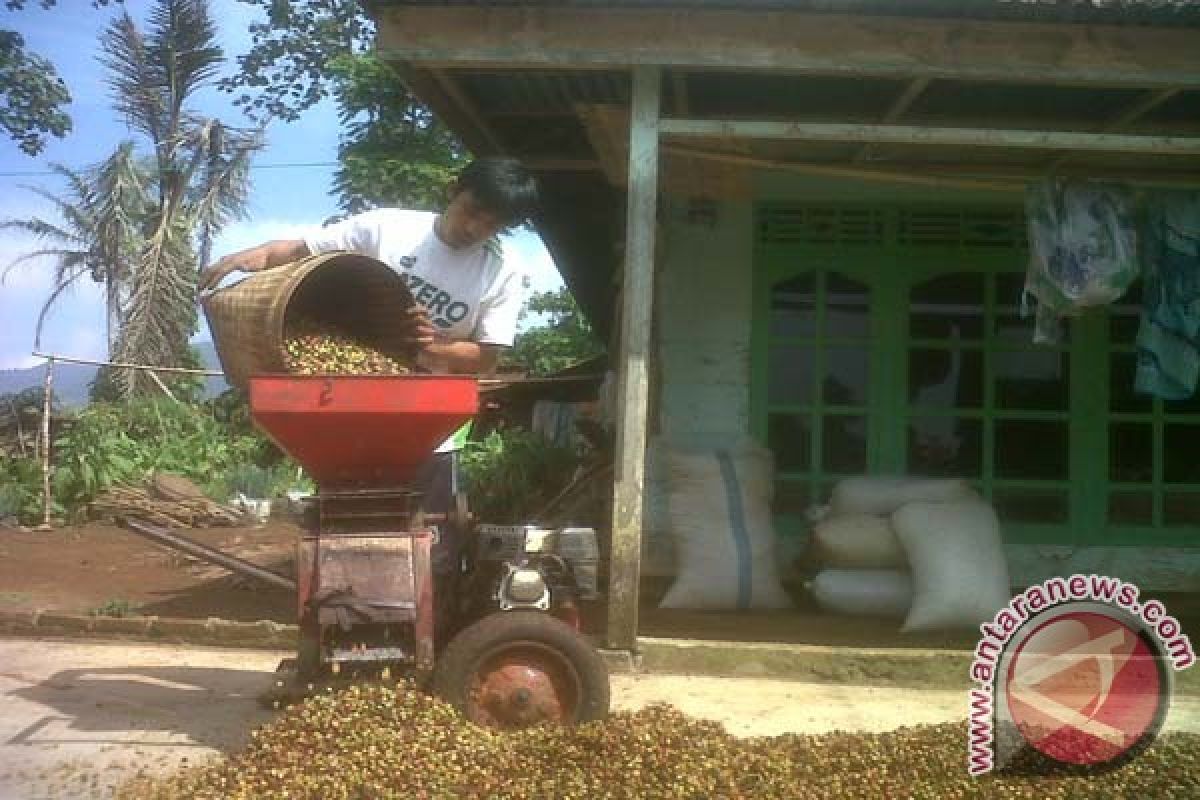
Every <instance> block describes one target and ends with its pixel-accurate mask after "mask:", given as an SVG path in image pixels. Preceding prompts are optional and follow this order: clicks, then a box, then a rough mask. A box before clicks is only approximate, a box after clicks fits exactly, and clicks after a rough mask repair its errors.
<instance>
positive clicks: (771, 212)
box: [758, 206, 1026, 250]
mask: <svg viewBox="0 0 1200 800" xmlns="http://www.w3.org/2000/svg"><path fill="white" fill-rule="evenodd" d="M889 223H891V224H889ZM758 241H759V243H760V244H795V245H827V246H828V245H858V246H876V247H881V246H885V245H888V246H899V247H917V248H920V247H970V248H991V249H996V250H1002V249H1008V250H1011V249H1014V248H1016V249H1024V248H1025V247H1026V239H1025V218H1024V215H1023V214H1022V213H1021V211H1020V210H1016V209H970V208H968V209H953V208H925V209H922V208H900V209H890V208H862V207H837V206H767V207H762V208H760V209H759V216H758Z"/></svg>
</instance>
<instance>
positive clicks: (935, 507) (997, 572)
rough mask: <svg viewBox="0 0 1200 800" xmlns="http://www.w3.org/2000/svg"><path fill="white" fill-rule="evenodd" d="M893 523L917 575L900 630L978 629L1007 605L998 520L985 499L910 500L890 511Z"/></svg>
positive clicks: (1004, 565) (1004, 568)
mask: <svg viewBox="0 0 1200 800" xmlns="http://www.w3.org/2000/svg"><path fill="white" fill-rule="evenodd" d="M892 528H893V529H895V531H896V536H897V537H899V539H900V543H901V544H902V545H903V546H904V550H905V552H906V553H907V555H908V563H909V564H910V566H911V567H912V575H913V590H914V596H913V603H912V608H911V609H910V610H909V612H908V617H907V619H905V621H904V626H903V627H902V628H901V630H902V631H905V632H910V631H930V630H942V629H946V628H974V627H976V626H978V625H979V624H980V623H982V622H986V621H987V620H990V619H991V618H992V617H994V616H995V615H996V612H998V611H999V610H1000V609H1001V608H1003V607H1004V606H1006V605H1007V604H1008V601H1009V599H1010V598H1011V594H1010V591H1009V581H1008V564H1007V562H1006V561H1005V558H1004V547H1003V545H1002V543H1001V541H1000V524H999V522H998V521H997V519H996V512H994V511H993V510H992V507H991V506H989V505H988V504H987V503H984V502H983V501H980V500H972V501H966V502H955V503H910V504H909V505H906V506H905V507H904V508H902V509H900V510H899V511H897V512H896V513H895V514H893V515H892Z"/></svg>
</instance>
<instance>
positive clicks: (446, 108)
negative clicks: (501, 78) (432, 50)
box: [394, 64, 498, 156]
mask: <svg viewBox="0 0 1200 800" xmlns="http://www.w3.org/2000/svg"><path fill="white" fill-rule="evenodd" d="M394 66H395V67H396V69H397V70H398V71H399V73H400V76H401V78H402V79H403V81H404V85H405V86H407V87H408V90H409V91H410V92H412V93H413V94H414V95H416V96H417V97H419V98H420V99H421V102H422V103H424V104H425V105H426V106H428V107H429V110H430V111H432V112H433V113H434V114H436V115H437V117H438V119H440V120H441V121H442V122H443V123H445V124H446V125H447V126H448V127H449V128H450V129H451V130H453V131H454V134H455V135H456V136H458V137H459V139H461V140H462V142H463V144H465V145H466V146H467V148H468V149H470V150H471V152H472V153H474V154H475V155H477V156H491V155H497V154H498V151H497V150H495V149H494V146H493V144H492V142H491V140H490V139H489V138H488V136H487V135H486V134H485V133H484V131H483V130H482V129H480V128H479V126H478V125H477V124H476V123H475V122H474V121H472V120H471V118H470V117H469V116H467V113H466V112H465V111H464V110H463V109H461V108H459V106H458V104H457V103H455V101H454V99H453V98H451V97H450V96H449V95H447V94H446V91H445V89H444V88H443V87H442V85H441V84H440V83H438V81H436V80H434V77H433V74H432V73H431V72H430V70H428V69H417V68H415V67H412V66H410V65H406V64H399V65H394Z"/></svg>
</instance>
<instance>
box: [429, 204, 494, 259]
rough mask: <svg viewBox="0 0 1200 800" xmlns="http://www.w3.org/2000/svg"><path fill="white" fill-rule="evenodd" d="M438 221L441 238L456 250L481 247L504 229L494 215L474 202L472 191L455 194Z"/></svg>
mask: <svg viewBox="0 0 1200 800" xmlns="http://www.w3.org/2000/svg"><path fill="white" fill-rule="evenodd" d="M438 222H439V224H438V232H437V233H438V237H439V238H441V240H442V241H443V242H445V243H446V244H447V245H448V246H449V247H453V248H454V249H456V250H461V249H463V248H466V247H474V246H475V245H477V244H482V243H483V242H485V241H487V240H488V239H490V238H491V237H492V236H495V235H496V234H497V233H499V232H500V231H501V230H502V229H503V228H504V227H505V226H504V224H503V221H502V220H501V219H500V218H499V217H498V216H496V214H495V213H494V212H492V211H490V210H488V209H487V208H485V207H483V206H481V205H480V204H479V203H478V202H477V201H476V200H475V195H473V194H472V193H471V190H470V189H462V190H459V191H457V192H455V193H454V195H453V196H452V197H451V198H450V204H449V205H448V206H446V210H445V211H443V212H442V216H441V218H440V220H439V221H438Z"/></svg>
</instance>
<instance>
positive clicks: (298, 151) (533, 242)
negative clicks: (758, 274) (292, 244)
mask: <svg viewBox="0 0 1200 800" xmlns="http://www.w3.org/2000/svg"><path fill="white" fill-rule="evenodd" d="M85 3H86V0H61V2H60V3H59V6H58V7H56V8H54V9H51V10H49V11H45V10H42V9H41V8H39V7H37V4H36V3H32V4H30V5H31V6H32V7H30V8H27V9H26V10H24V11H20V12H10V11H3V10H0V18H2V22H0V27H3V28H8V29H11V30H16V31H18V32H19V33H20V34H21V35H22V36H24V37H25V42H26V46H27V48H28V49H30V50H32V51H34V52H36V53H39V54H41V55H42V56H44V57H46V58H48V59H49V60H50V61H52V62H53V63H54V65H55V66H56V68H57V69H58V72H59V74H60V75H61V76H62V77H63V79H64V80H65V81H66V83H67V86H68V88H69V89H70V91H71V95H72V98H73V102H72V104H71V108H70V114H71V118H72V121H73V123H74V128H73V130H72V131H71V132H70V133H69V134H68V135H67V136H66V137H65V138H63V139H50V141H49V144H48V146H47V147H46V149H45V150H44V151H43V152H42V153H41V154H40V155H39V156H37V157H36V158H31V157H29V156H27V155H25V154H24V153H22V152H21V151H20V150H18V149H17V147H16V145H15V144H14V143H13V142H12V141H11V140H9V139H8V138H7V137H2V136H0V219H11V218H26V217H30V216H43V217H53V216H54V213H53V209H52V207H51V206H50V204H49V203H48V202H47V201H45V200H43V199H42V198H40V197H38V196H36V195H35V194H33V193H32V192H29V191H27V190H25V189H22V188H21V187H22V186H39V187H42V188H45V189H47V190H49V191H51V192H57V191H58V190H59V189H60V185H59V184H58V182H57V181H56V180H55V179H54V178H53V177H51V176H47V175H42V174H39V173H44V172H45V171H46V170H47V169H48V165H49V164H51V163H60V164H65V165H67V166H70V167H83V166H87V165H90V164H93V163H96V162H98V161H100V160H101V159H103V158H104V157H105V156H107V155H108V154H109V153H111V152H112V150H113V148H114V147H115V145H116V144H117V143H118V142H120V141H122V140H123V139H126V138H130V137H131V135H130V134H129V132H128V130H127V129H126V127H125V125H124V123H123V121H121V120H120V119H118V118H117V117H116V115H115V114H114V113H113V112H112V110H111V108H110V98H109V91H108V88H107V86H106V85H105V83H104V74H103V70H102V68H101V67H100V65H99V63H98V62H97V60H96V56H97V53H98V42H97V34H98V32H99V31H101V30H102V29H103V28H104V27H105V25H106V24H107V22H108V21H109V20H110V19H112V17H113V16H114V15H115V14H116V13H117V12H116V11H114V10H112V9H98V10H93V9H90V8H88V9H87V10H83V9H82V8H81V7H82V6H84V5H85ZM86 5H88V6H90V3H86ZM150 6H151V1H150V0H127V2H126V3H125V7H126V8H127V9H128V10H129V12H130V13H131V14H132V15H133V16H134V17H135V19H139V20H140V19H142V18H143V17H144V15H145V12H146V9H147V8H149V7H150ZM211 7H212V12H213V18H214V19H215V20H216V21H217V24H218V26H219V30H220V37H221V46H222V47H223V48H224V50H225V55H226V57H227V58H228V59H229V62H230V63H229V64H228V65H227V71H232V70H233V64H234V63H235V58H236V56H237V55H239V54H241V53H245V52H246V51H247V50H249V49H250V37H249V34H248V33H247V32H246V29H247V25H248V24H249V22H251V21H252V20H254V19H256V18H257V17H258V16H259V11H258V7H257V6H251V5H248V4H245V3H242V2H238V0H211ZM72 9H74V10H72ZM197 108H198V110H199V111H201V112H202V113H205V114H209V115H211V116H216V117H219V118H220V119H222V120H224V121H226V122H228V123H231V124H235V125H243V124H247V120H246V119H245V117H244V116H243V115H242V113H241V112H240V111H238V110H237V109H235V108H234V107H233V105H232V98H231V96H230V95H228V94H225V93H222V92H219V91H217V90H216V89H212V90H210V91H207V92H206V93H205V94H204V95H203V96H201V97H200V98H199V99H198V102H197ZM337 142H338V124H337V114H336V111H335V109H334V107H333V105H332V103H324V104H322V105H321V106H317V107H315V108H313V109H312V110H310V111H309V112H308V113H306V114H305V115H304V116H303V117H301V119H300V120H299V121H297V122H295V123H291V124H282V123H275V124H273V125H272V126H271V127H270V128H268V130H267V147H266V149H265V150H264V151H263V152H262V153H261V154H259V156H258V157H257V159H256V161H255V164H256V168H255V169H254V171H253V172H252V180H253V187H252V191H251V200H250V208H249V216H248V218H247V219H246V220H245V221H242V222H239V223H235V224H234V225H231V226H230V227H229V228H227V229H226V230H225V231H224V232H222V234H221V236H220V237H219V238H218V240H217V243H216V247H215V248H214V254H215V255H216V256H219V255H222V254H224V253H228V252H233V251H236V250H239V249H241V248H243V247H249V246H252V245H254V244H258V243H259V242H262V241H266V240H268V239H276V238H293V237H294V236H296V235H297V234H298V233H299V232H300V231H302V230H303V229H304V228H305V227H306V226H309V225H315V224H319V223H320V222H321V220H323V219H325V218H326V217H328V216H330V215H331V214H334V213H336V212H337V211H338V208H337V203H336V200H335V198H334V196H333V194H332V189H331V186H332V178H333V170H334V168H333V167H332V166H318V167H311V166H305V167H285V166H280V165H285V164H331V163H332V162H335V161H336V160H337ZM37 245H38V243H37V241H36V240H35V239H33V238H31V237H28V236H25V235H22V234H18V233H15V232H11V231H0V270H3V268H5V267H7V266H8V265H9V264H10V263H12V261H13V260H14V259H15V258H17V257H18V256H20V255H21V254H23V253H26V252H29V251H31V250H33V249H36V247H37ZM506 246H507V251H508V253H509V257H510V258H512V259H513V260H514V261H515V262H516V264H517V265H518V267H519V268H520V269H522V270H523V271H524V272H526V273H527V274H529V275H530V278H531V286H532V288H533V289H534V290H536V291H541V290H547V289H555V288H558V287H559V286H561V285H562V281H561V279H560V278H559V277H558V273H557V271H556V269H555V267H554V264H553V262H552V261H551V259H550V257H549V255H548V254H547V253H546V251H545V248H544V247H543V246H542V244H541V241H540V240H539V239H538V238H537V237H536V236H535V235H533V234H530V233H525V232H522V233H518V234H517V235H515V236H513V237H510V239H509V240H508V242H507V243H506ZM52 270H53V266H52V264H50V263H46V262H40V263H39V262H33V263H32V264H31V265H30V266H29V267H28V268H25V269H20V270H15V271H13V272H11V273H10V274H9V275H8V277H7V279H6V280H5V281H4V282H3V284H0V369H12V368H17V367H26V366H31V365H34V364H38V363H41V360H40V359H37V358H33V357H32V356H31V355H30V351H31V350H32V348H33V337H34V329H35V324H36V321H37V314H38V311H39V310H40V308H41V306H42V303H43V302H44V300H45V298H46V296H47V294H48V293H49V290H50V286H51V281H50V276H51V273H52ZM199 338H207V332H206V331H202V332H201V333H200V334H199ZM41 346H42V350H43V351H46V352H52V353H56V354H60V355H69V356H75V357H80V358H103V357H104V354H105V352H104V350H105V348H104V313H103V303H102V300H101V294H100V291H99V288H98V287H97V286H95V285H94V284H87V285H82V284H81V285H80V286H79V287H78V288H77V289H76V290H74V291H73V293H72V294H71V295H69V296H66V297H64V298H63V299H61V300H60V301H59V303H58V304H57V305H56V310H55V311H53V312H51V317H50V318H49V320H48V322H47V324H46V327H45V329H44V330H43V333H42V342H41Z"/></svg>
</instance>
